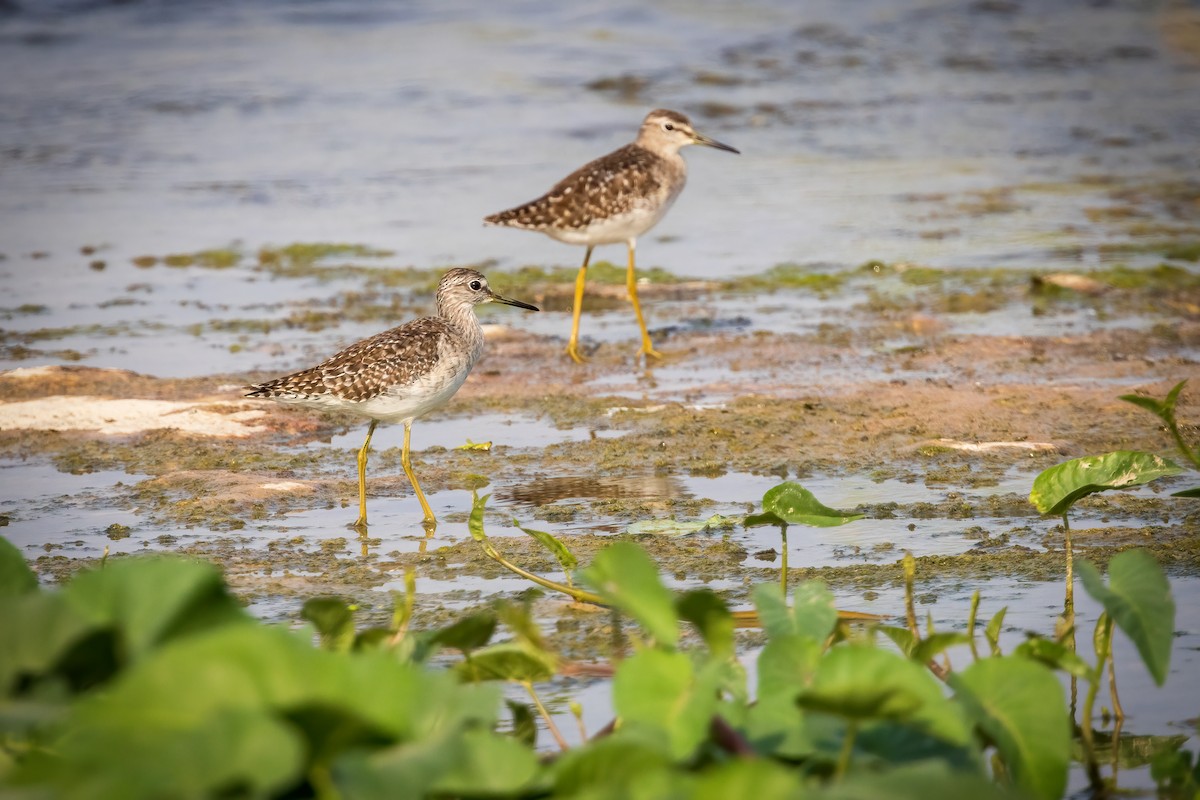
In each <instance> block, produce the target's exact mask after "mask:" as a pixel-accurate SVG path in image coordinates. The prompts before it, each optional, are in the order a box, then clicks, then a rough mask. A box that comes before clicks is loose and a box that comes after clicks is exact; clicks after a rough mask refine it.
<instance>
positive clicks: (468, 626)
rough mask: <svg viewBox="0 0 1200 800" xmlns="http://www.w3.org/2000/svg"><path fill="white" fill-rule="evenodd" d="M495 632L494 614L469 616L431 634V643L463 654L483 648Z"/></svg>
mask: <svg viewBox="0 0 1200 800" xmlns="http://www.w3.org/2000/svg"><path fill="white" fill-rule="evenodd" d="M495 631H496V617H495V615H494V614H487V613H482V614H469V615H467V616H465V617H463V618H462V619H460V620H459V621H458V622H455V623H454V624H453V625H449V626H447V627H445V628H442V629H441V630H439V631H436V632H435V633H434V634H433V641H434V642H435V643H437V644H440V645H442V646H443V647H453V648H456V649H458V650H462V651H463V652H464V653H466V652H469V651H471V650H475V649H477V648H480V647H483V646H484V645H485V644H487V643H488V641H489V640H490V639H491V638H492V634H493V633H495Z"/></svg>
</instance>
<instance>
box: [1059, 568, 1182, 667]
mask: <svg viewBox="0 0 1200 800" xmlns="http://www.w3.org/2000/svg"><path fill="white" fill-rule="evenodd" d="M1077 569H1078V570H1079V577H1080V579H1081V580H1082V581H1083V588H1084V589H1086V590H1087V593H1088V594H1090V595H1091V596H1092V597H1094V598H1096V600H1098V601H1099V602H1100V603H1101V605H1103V606H1104V609H1105V611H1107V612H1108V614H1109V616H1111V617H1112V618H1113V621H1114V622H1116V623H1117V626H1118V627H1119V628H1120V629H1121V630H1122V631H1124V632H1125V635H1126V636H1128V637H1129V639H1130V641H1132V642H1133V643H1134V645H1135V646H1136V647H1137V650H1138V653H1139V654H1141V656H1142V662H1143V663H1144V664H1145V665H1146V669H1147V670H1149V671H1150V675H1151V676H1152V677H1153V678H1154V682H1155V683H1157V684H1158V685H1159V686H1162V685H1163V682H1164V681H1166V679H1167V670H1168V668H1169V667H1170V663H1171V641H1172V639H1173V637H1174V635H1175V599H1174V598H1173V597H1172V596H1171V585H1170V584H1169V583H1168V582H1167V578H1166V576H1165V575H1164V574H1163V571H1162V568H1161V567H1159V565H1158V562H1157V561H1155V560H1154V556H1152V555H1150V554H1149V553H1148V552H1146V551H1145V550H1127V551H1125V552H1124V553H1119V554H1117V555H1116V556H1113V558H1112V560H1111V561H1109V562H1108V586H1105V585H1104V581H1103V579H1102V578H1101V577H1100V572H1099V570H1097V569H1096V567H1095V566H1094V565H1092V564H1091V563H1090V562H1087V561H1081V562H1079V564H1078V566H1077Z"/></svg>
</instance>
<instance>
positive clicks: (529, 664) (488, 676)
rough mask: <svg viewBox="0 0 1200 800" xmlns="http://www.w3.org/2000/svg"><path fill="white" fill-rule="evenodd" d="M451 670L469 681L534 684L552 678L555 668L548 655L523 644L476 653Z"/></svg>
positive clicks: (477, 651) (506, 645)
mask: <svg viewBox="0 0 1200 800" xmlns="http://www.w3.org/2000/svg"><path fill="white" fill-rule="evenodd" d="M454 668H455V671H456V672H458V674H459V675H461V676H462V677H463V679H464V680H468V681H496V680H500V681H516V682H517V683H537V682H538V681H547V680H550V679H551V678H553V677H554V673H555V671H556V670H557V668H558V665H557V663H556V661H555V659H554V656H553V655H551V654H550V653H547V652H545V651H543V650H538V649H536V648H534V647H531V646H529V645H528V644H526V643H524V642H505V643H503V644H495V645H492V646H491V647H487V648H484V649H482V650H476V651H475V652H473V653H471V654H470V656H468V657H467V658H466V659H465V660H464V661H460V662H459V663H458V664H456V665H455V667H454Z"/></svg>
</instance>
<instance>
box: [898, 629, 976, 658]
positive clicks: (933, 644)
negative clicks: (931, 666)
mask: <svg viewBox="0 0 1200 800" xmlns="http://www.w3.org/2000/svg"><path fill="white" fill-rule="evenodd" d="M970 643H971V637H970V636H967V634H965V633H958V632H957V631H944V632H939V633H932V634H930V635H928V636H926V637H925V638H924V639H921V641H919V642H917V643H916V644H915V645H914V646H913V649H912V653H910V654H909V657H910V658H911V659H912V660H913V661H915V662H917V663H918V664H928V663H929V662H930V661H932V660H933V659H934V658H936V657H937V656H939V655H941V654H942V653H944V652H945V651H946V650H948V649H950V648H951V647H955V646H957V645H960V644H970Z"/></svg>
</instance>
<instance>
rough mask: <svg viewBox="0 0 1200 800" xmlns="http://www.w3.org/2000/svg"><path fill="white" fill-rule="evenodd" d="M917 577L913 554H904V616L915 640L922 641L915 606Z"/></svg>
mask: <svg viewBox="0 0 1200 800" xmlns="http://www.w3.org/2000/svg"><path fill="white" fill-rule="evenodd" d="M916 575H917V562H916V560H915V559H914V558H913V555H912V553H909V552H906V553H905V554H904V616H905V619H906V620H907V621H908V631H909V633H911V634H912V635H913V639H915V640H916V641H918V642H919V641H921V629H920V628H918V627H917V608H916V606H915V605H914V604H913V581H914V580H915V578H916Z"/></svg>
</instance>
